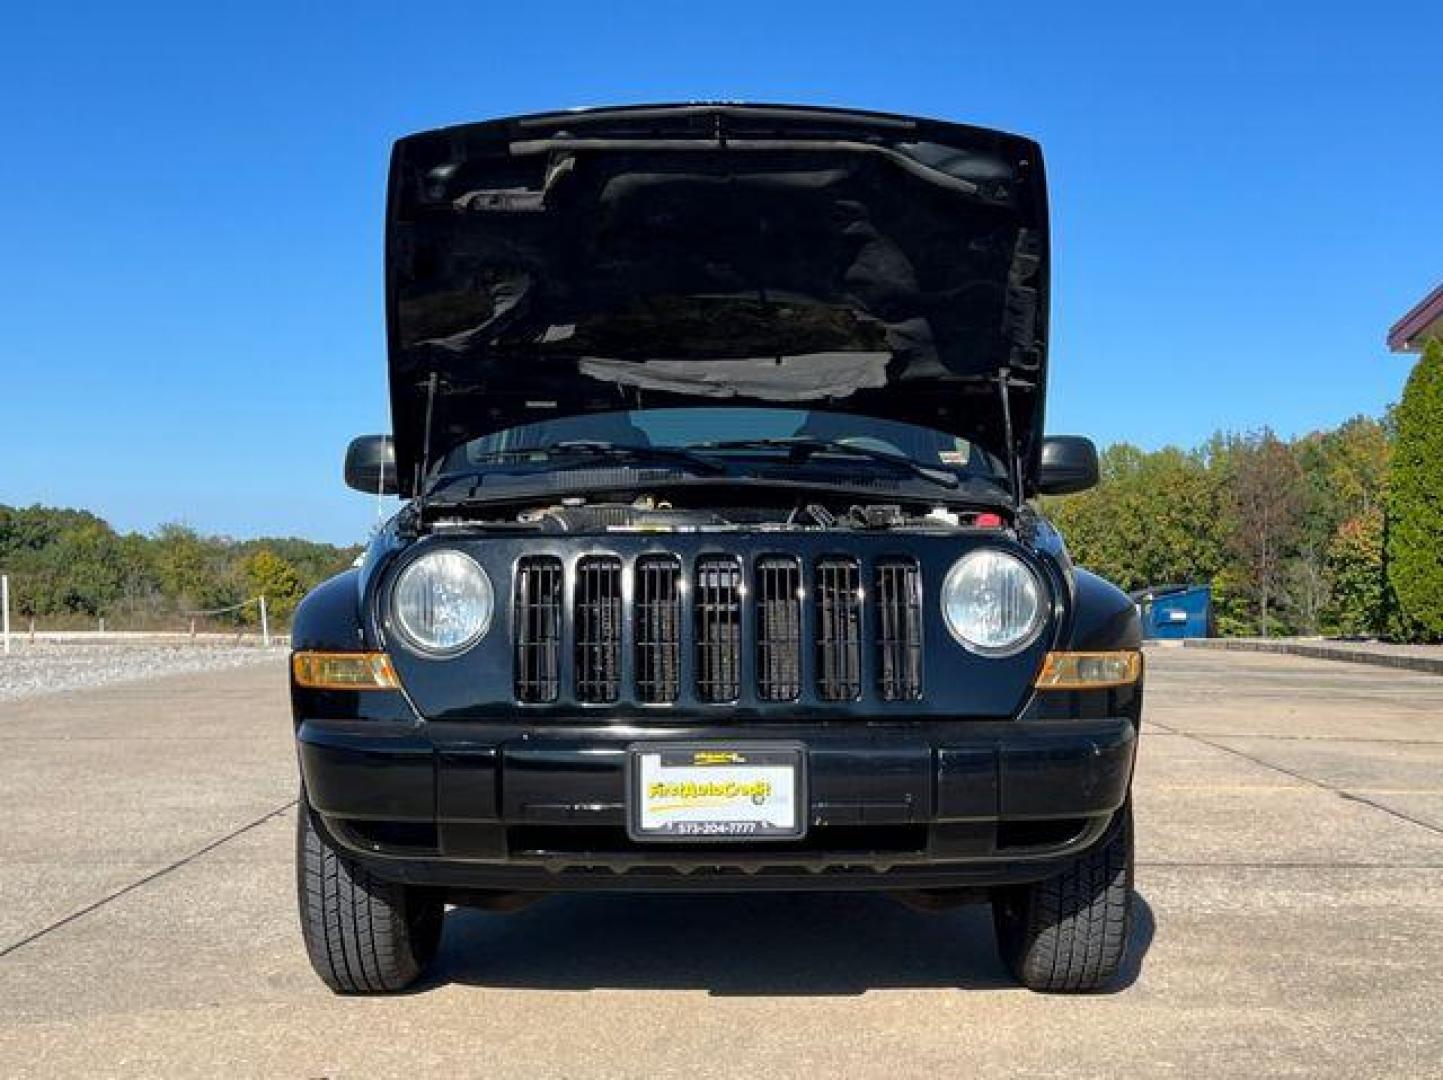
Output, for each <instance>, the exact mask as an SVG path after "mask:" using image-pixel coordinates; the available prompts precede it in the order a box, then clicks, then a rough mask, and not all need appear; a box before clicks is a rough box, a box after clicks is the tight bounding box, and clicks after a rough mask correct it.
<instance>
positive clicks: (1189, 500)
mask: <svg viewBox="0 0 1443 1080" xmlns="http://www.w3.org/2000/svg"><path fill="white" fill-rule="evenodd" d="M1223 501H1224V499H1223V492H1222V489H1221V488H1220V486H1219V485H1218V483H1217V480H1216V478H1215V477H1214V476H1213V475H1212V474H1211V473H1210V472H1209V470H1208V467H1207V463H1206V461H1205V460H1204V459H1203V458H1202V456H1201V455H1198V454H1190V453H1186V452H1184V451H1182V450H1178V449H1176V448H1174V447H1167V448H1165V449H1163V450H1158V451H1156V452H1154V453H1146V452H1144V451H1142V450H1139V449H1138V448H1137V447H1135V446H1130V445H1127V444H1125V443H1124V444H1120V445H1117V446H1112V447H1109V448H1108V449H1107V450H1105V451H1104V452H1103V454H1102V483H1101V484H1100V485H1099V486H1098V487H1097V488H1095V489H1093V490H1092V491H1089V492H1086V493H1083V494H1081V495H1074V496H1068V497H1066V498H1063V499H1058V500H1053V501H1050V502H1049V504H1048V509H1049V512H1050V513H1051V514H1052V516H1053V518H1054V519H1055V520H1056V522H1057V524H1058V527H1059V528H1060V529H1061V530H1062V532H1063V535H1064V536H1065V537H1066V538H1067V544H1068V548H1069V549H1070V551H1071V552H1072V556H1073V558H1074V559H1076V560H1077V562H1078V563H1079V564H1081V565H1083V566H1086V567H1087V568H1088V569H1090V570H1094V571H1096V572H1097V573H1099V574H1101V575H1103V576H1104V577H1106V578H1108V579H1110V580H1112V581H1114V582H1116V583H1117V584H1118V585H1120V586H1122V587H1123V588H1125V589H1138V588H1142V587H1143V586H1146V585H1163V584H1171V583H1184V582H1198V581H1208V580H1210V579H1211V578H1212V577H1213V576H1214V575H1215V574H1216V573H1217V572H1218V570H1219V569H1220V567H1221V566H1222V563H1223V558H1224V551H1223V540H1224V535H1225V533H1224V524H1225V522H1224V515H1223V513H1222V511H1223Z"/></svg>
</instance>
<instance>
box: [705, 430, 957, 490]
mask: <svg viewBox="0 0 1443 1080" xmlns="http://www.w3.org/2000/svg"><path fill="white" fill-rule="evenodd" d="M688 449H689V450H696V451H705V450H785V451H787V454H788V457H789V458H790V459H791V460H793V461H797V462H803V461H806V460H808V459H809V458H812V457H815V456H816V455H818V454H836V455H838V456H843V457H852V458H862V459H864V460H867V461H876V462H880V463H881V464H883V465H890V466H892V467H893V468H896V469H901V470H903V471H905V472H908V473H911V474H912V475H913V476H916V477H919V478H920V479H922V480H926V481H928V482H929V483H933V484H937V485H938V486H940V487H946V488H956V487H960V486H961V483H962V482H961V480H959V479H958V477H957V474H956V473H952V472H948V471H947V470H946V469H933V468H930V467H928V466H926V465H923V464H922V463H921V462H918V461H913V460H912V459H911V458H909V457H907V456H905V455H903V454H889V453H888V452H887V451H885V450H873V449H871V448H870V447H866V446H853V445H852V444H851V443H845V442H836V441H834V440H832V439H813V438H810V437H807V436H796V437H793V438H787V439H730V440H727V441H725V442H705V443H692V444H691V445H690V446H689V447H688Z"/></svg>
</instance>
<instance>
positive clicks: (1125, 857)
mask: <svg viewBox="0 0 1443 1080" xmlns="http://www.w3.org/2000/svg"><path fill="white" fill-rule="evenodd" d="M1132 883H1133V847H1132V807H1131V806H1130V805H1128V806H1125V807H1123V809H1122V810H1121V811H1120V812H1119V813H1118V817H1117V821H1116V822H1115V824H1114V826H1113V828H1112V831H1111V833H1110V835H1108V836H1107V837H1106V838H1105V839H1104V840H1102V841H1101V842H1100V843H1098V844H1097V845H1096V846H1095V847H1093V848H1092V849H1091V850H1090V851H1088V852H1086V853H1085V854H1083V855H1081V856H1079V857H1078V858H1077V859H1076V860H1074V861H1073V862H1072V863H1071V865H1069V866H1068V867H1067V869H1065V870H1063V871H1062V872H1061V873H1059V874H1057V875H1055V876H1053V877H1050V878H1047V879H1046V880H1043V881H1039V882H1035V883H1033V884H1031V885H1023V886H1017V887H1014V888H1010V889H1007V890H1004V891H1002V892H1001V893H999V894H998V895H997V896H995V897H994V898H993V911H994V916H995V920H996V925H997V938H998V946H999V951H1000V952H1001V954H1002V959H1003V961H1004V962H1005V963H1006V964H1007V966H1008V967H1009V968H1010V969H1011V970H1012V973H1013V974H1014V975H1015V976H1016V977H1017V979H1018V981H1019V982H1021V983H1022V984H1023V985H1024V986H1026V987H1027V988H1028V989H1030V990H1038V991H1044V992H1050V993H1082V992H1087V991H1093V990H1100V989H1103V988H1104V987H1106V986H1107V985H1108V983H1110V982H1111V981H1112V980H1113V979H1114V978H1115V977H1116V976H1117V973H1118V971H1119V970H1120V969H1121V967H1122V963H1123V960H1124V959H1125V957H1126V954H1127V942H1128V935H1129V933H1130V931H1131V926H1132Z"/></svg>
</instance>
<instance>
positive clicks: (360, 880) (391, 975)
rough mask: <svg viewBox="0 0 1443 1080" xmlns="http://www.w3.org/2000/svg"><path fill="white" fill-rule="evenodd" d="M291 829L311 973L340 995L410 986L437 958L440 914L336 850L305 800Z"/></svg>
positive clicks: (431, 902)
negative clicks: (327, 840)
mask: <svg viewBox="0 0 1443 1080" xmlns="http://www.w3.org/2000/svg"><path fill="white" fill-rule="evenodd" d="M298 817H299V820H298V822H297V826H296V886H297V899H298V901H299V907H300V916H301V936H302V937H303V938H304V939H305V943H306V953H307V955H308V956H309V957H310V961H311V966H312V967H313V968H315V971H316V974H317V975H319V976H320V977H321V980H322V981H323V982H324V983H325V984H326V985H327V986H329V987H330V988H331V989H332V990H334V991H335V992H336V993H338V994H387V993H396V992H397V991H400V990H404V989H405V988H406V987H407V986H409V985H411V983H413V982H415V981H416V979H417V978H419V977H420V975H421V973H422V972H423V971H424V970H425V968H426V965H427V964H428V963H430V961H431V958H432V956H434V955H435V951H436V945H437V942H438V941H439V939H440V933H441V922H442V915H443V910H444V909H443V907H442V905H441V903H440V902H439V901H438V900H435V899H432V898H430V897H426V896H424V895H422V894H420V893H419V892H418V890H416V889H413V888H407V887H406V886H404V885H400V884H398V883H396V882H392V881H385V880H383V879H381V878H377V877H376V876H375V875H373V874H371V873H369V872H368V871H367V870H366V869H365V867H363V866H361V865H360V864H359V863H356V862H354V861H353V860H351V859H348V858H347V857H346V856H345V855H343V854H341V853H340V852H338V851H336V850H335V849H334V848H332V847H331V846H330V845H329V844H328V843H326V841H325V839H324V838H323V837H322V836H321V834H320V833H319V832H318V831H317V830H316V827H315V823H314V822H313V821H312V820H311V811H310V809H309V807H307V805H306V802H305V799H304V798H302V799H301V801H300V805H299V809H298Z"/></svg>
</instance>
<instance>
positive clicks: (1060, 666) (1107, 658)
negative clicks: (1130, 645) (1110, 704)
mask: <svg viewBox="0 0 1443 1080" xmlns="http://www.w3.org/2000/svg"><path fill="white" fill-rule="evenodd" d="M1141 677H1142V653H1140V652H1138V651H1137V650H1136V649H1126V650H1121V651H1118V652H1055V653H1048V654H1047V659H1046V660H1044V661H1043V662H1042V670H1041V671H1040V672H1038V674H1037V689H1039V690H1105V689H1107V688H1108V687H1110V686H1130V685H1132V684H1133V683H1135V682H1137V680H1138V679H1140V678H1141Z"/></svg>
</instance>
